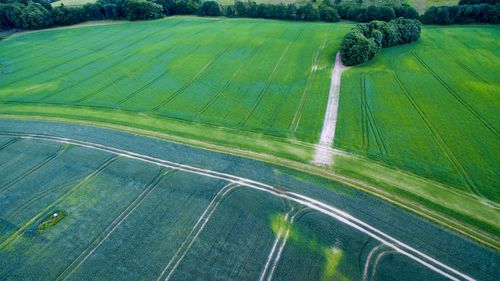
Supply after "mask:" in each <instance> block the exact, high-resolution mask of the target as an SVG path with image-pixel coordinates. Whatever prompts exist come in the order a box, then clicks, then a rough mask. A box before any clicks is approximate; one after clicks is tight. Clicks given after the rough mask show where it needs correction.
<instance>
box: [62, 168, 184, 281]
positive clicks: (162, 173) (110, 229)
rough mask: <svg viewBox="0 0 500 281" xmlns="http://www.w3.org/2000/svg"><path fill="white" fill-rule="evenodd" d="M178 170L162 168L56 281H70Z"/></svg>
mask: <svg viewBox="0 0 500 281" xmlns="http://www.w3.org/2000/svg"><path fill="white" fill-rule="evenodd" d="M174 172H176V170H167V169H166V168H162V169H161V170H160V171H159V173H158V174H157V175H156V176H155V177H154V178H153V179H152V180H151V181H150V182H149V183H148V184H147V186H146V188H145V189H144V190H143V191H142V192H141V193H140V194H139V196H137V197H136V198H135V199H134V201H132V203H130V204H129V205H128V206H127V207H126V208H125V210H123V212H121V213H120V214H119V215H118V216H117V217H116V218H115V219H114V220H113V222H111V224H110V225H108V227H106V229H104V231H102V232H101V233H100V234H99V235H98V236H97V237H96V238H95V239H94V240H93V241H92V243H90V244H89V245H88V246H87V248H86V249H85V250H83V252H81V253H80V255H78V257H77V258H76V259H75V260H73V262H71V264H70V265H69V266H67V267H66V268H65V269H63V270H62V271H61V272H60V273H59V274H58V276H57V277H56V278H55V280H66V279H68V278H69V277H70V276H71V275H72V274H73V273H74V272H75V271H76V270H78V268H80V266H81V265H82V264H83V263H84V262H85V261H86V260H87V259H88V258H89V257H90V256H91V255H92V254H93V253H94V252H95V251H96V250H97V248H99V247H100V246H101V245H102V244H103V243H104V241H106V239H107V238H108V237H109V236H110V235H111V234H112V233H113V232H114V231H115V230H116V229H117V228H118V227H119V226H120V225H121V224H122V223H123V221H125V220H126V219H127V218H128V216H129V215H130V214H131V213H133V212H134V211H135V209H137V207H139V206H140V205H141V204H142V202H144V200H145V199H146V198H147V197H148V195H149V194H151V192H153V191H154V190H155V189H156V187H158V185H159V184H160V183H161V182H162V181H163V180H164V179H165V178H167V177H169V176H171V175H172V174H173V173H174Z"/></svg>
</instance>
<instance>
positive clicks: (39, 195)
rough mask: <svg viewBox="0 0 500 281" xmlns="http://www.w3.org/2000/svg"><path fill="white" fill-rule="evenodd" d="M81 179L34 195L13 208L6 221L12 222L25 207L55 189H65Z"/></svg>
mask: <svg viewBox="0 0 500 281" xmlns="http://www.w3.org/2000/svg"><path fill="white" fill-rule="evenodd" d="M82 179H83V177H80V178H77V179H75V180H73V181H70V182H66V183H63V184H58V185H55V186H53V187H50V188H47V189H46V190H44V191H42V192H40V193H39V194H38V195H36V196H35V197H33V198H31V199H30V200H28V201H26V202H25V203H23V204H21V205H19V206H18V207H17V208H15V209H14V210H12V211H11V212H10V213H9V214H8V216H7V219H6V220H7V221H10V220H12V219H13V218H15V217H16V216H17V215H19V213H21V212H22V211H24V209H26V208H27V207H29V206H31V205H32V204H33V203H35V202H36V201H37V200H39V199H41V198H43V197H45V196H47V195H48V194H50V193H51V192H52V191H54V190H56V189H59V188H65V187H67V186H70V185H72V184H75V183H76V182H78V181H80V180H82Z"/></svg>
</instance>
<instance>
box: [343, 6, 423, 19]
mask: <svg viewBox="0 0 500 281" xmlns="http://www.w3.org/2000/svg"><path fill="white" fill-rule="evenodd" d="M334 7H336V8H337V10H338V13H339V15H340V17H341V18H342V19H346V20H352V21H357V22H369V21H372V20H384V21H390V20H392V19H395V18H399V17H403V18H408V19H416V18H418V12H417V11H416V10H415V8H413V7H411V6H409V5H406V4H403V5H401V6H376V5H370V6H368V7H363V6H359V5H352V4H340V5H334Z"/></svg>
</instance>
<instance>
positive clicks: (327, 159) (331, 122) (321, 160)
mask: <svg viewBox="0 0 500 281" xmlns="http://www.w3.org/2000/svg"><path fill="white" fill-rule="evenodd" d="M343 70H344V65H343V64H342V60H341V58H340V53H337V55H336V56H335V64H334V66H333V71H332V79H331V83H330V91H329V94H328V103H327V106H326V113H325V118H324V120H323V129H322V130H321V136H320V140H319V144H318V145H317V146H316V152H315V156H314V160H313V163H315V164H318V165H327V166H329V165H331V162H332V157H333V155H332V154H331V152H330V150H329V148H330V147H332V146H333V143H334V140H335V129H336V126H337V111H338V107H339V96H340V82H341V78H342V71H343Z"/></svg>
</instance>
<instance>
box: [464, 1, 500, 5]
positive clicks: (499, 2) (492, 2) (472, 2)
mask: <svg viewBox="0 0 500 281" xmlns="http://www.w3.org/2000/svg"><path fill="white" fill-rule="evenodd" d="M476 4H489V5H496V4H500V0H460V2H458V5H476Z"/></svg>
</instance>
